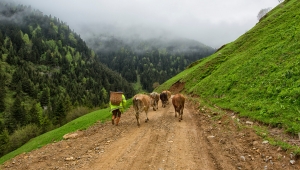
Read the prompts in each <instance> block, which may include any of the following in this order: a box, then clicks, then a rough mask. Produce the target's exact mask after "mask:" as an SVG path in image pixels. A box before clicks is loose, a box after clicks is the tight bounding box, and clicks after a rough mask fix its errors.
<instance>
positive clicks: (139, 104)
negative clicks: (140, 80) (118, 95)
mask: <svg viewBox="0 0 300 170" xmlns="http://www.w3.org/2000/svg"><path fill="white" fill-rule="evenodd" d="M132 101H133V108H134V110H135V117H136V121H137V125H138V127H140V118H139V116H140V113H141V112H143V111H145V113H146V120H145V122H148V121H149V118H148V110H149V108H150V104H151V98H150V96H148V95H146V94H136V95H135V96H133V99H132Z"/></svg>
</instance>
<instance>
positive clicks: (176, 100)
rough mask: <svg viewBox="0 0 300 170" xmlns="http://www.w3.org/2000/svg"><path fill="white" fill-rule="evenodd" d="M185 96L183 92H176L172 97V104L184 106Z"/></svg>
mask: <svg viewBox="0 0 300 170" xmlns="http://www.w3.org/2000/svg"><path fill="white" fill-rule="evenodd" d="M184 103H185V97H184V96H183V95H182V94H176V95H174V96H173V98H172V104H173V105H174V107H180V108H181V107H184Z"/></svg>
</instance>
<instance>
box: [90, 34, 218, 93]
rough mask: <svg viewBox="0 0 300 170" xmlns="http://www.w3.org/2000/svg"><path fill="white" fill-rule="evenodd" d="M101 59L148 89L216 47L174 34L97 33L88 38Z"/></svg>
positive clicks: (210, 52) (129, 79)
mask: <svg viewBox="0 0 300 170" xmlns="http://www.w3.org/2000/svg"><path fill="white" fill-rule="evenodd" d="M87 45H88V46H89V47H90V48H92V49H93V50H94V51H95V52H96V54H97V56H98V59H99V61H100V62H102V63H104V64H105V65H107V66H108V67H109V68H111V69H112V70H115V71H117V72H119V73H120V74H121V75H122V77H124V78H125V79H126V80H127V81H129V82H131V83H136V82H138V83H140V84H141V86H142V88H143V89H144V90H146V91H148V92H151V91H153V89H154V88H155V87H156V86H158V85H159V84H161V83H163V82H165V81H166V80H168V79H169V78H171V77H173V76H174V75H176V74H178V73H179V72H180V71H183V70H184V69H185V68H186V67H187V66H188V65H189V64H191V63H192V62H194V61H196V60H198V59H201V58H204V57H207V56H209V55H211V54H212V53H214V52H215V49H213V48H211V47H209V46H206V45H204V44H202V43H200V42H197V41H194V40H189V39H183V38H172V37H168V36H165V37H158V38H149V39H142V38H136V37H132V38H128V37H127V38H122V37H114V36H108V35H94V36H93V38H89V39H88V40H87Z"/></svg>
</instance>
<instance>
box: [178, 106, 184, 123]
mask: <svg viewBox="0 0 300 170" xmlns="http://www.w3.org/2000/svg"><path fill="white" fill-rule="evenodd" d="M179 115H180V116H179V122H180V121H181V120H182V115H183V108H181V109H180V112H179Z"/></svg>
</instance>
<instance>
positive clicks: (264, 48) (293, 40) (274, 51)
mask: <svg viewBox="0 0 300 170" xmlns="http://www.w3.org/2000/svg"><path fill="white" fill-rule="evenodd" d="M299 8H300V2H299V1H298V0H285V1H284V2H282V3H281V4H279V5H278V6H277V7H276V8H274V9H272V10H271V11H270V12H269V13H267V14H266V15H265V16H264V17H263V18H261V19H260V21H259V22H258V23H257V24H256V25H255V26H254V27H253V28H252V29H251V30H249V31H248V32H246V33H245V34H244V35H242V36H240V37H239V38H238V39H237V40H235V41H234V42H231V43H228V44H226V45H224V46H223V47H222V48H220V49H218V50H217V52H215V53H214V54H213V55H211V56H209V57H206V58H204V59H201V60H198V61H197V62H194V63H193V64H191V65H190V67H189V68H188V69H186V70H184V71H183V72H181V73H179V74H177V75H176V76H174V77H173V78H171V79H169V80H168V81H166V82H165V83H163V84H162V85H161V86H159V87H157V88H156V89H155V91H162V90H164V89H169V88H170V87H171V86H172V85H182V86H184V88H183V89H182V91H181V92H184V93H188V94H191V95H196V96H200V97H201V100H203V102H206V103H209V104H211V105H216V106H218V107H221V108H223V109H228V110H232V111H234V112H236V113H239V115H240V116H242V117H248V118H251V119H253V120H256V121H258V122H261V123H264V124H267V125H269V126H271V127H279V128H283V129H284V130H285V131H286V132H288V133H290V134H294V135H296V134H298V133H299V132H300V63H299V59H300V48H299V47H300V27H299V24H298V21H299V19H300V10H298V9H299Z"/></svg>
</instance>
